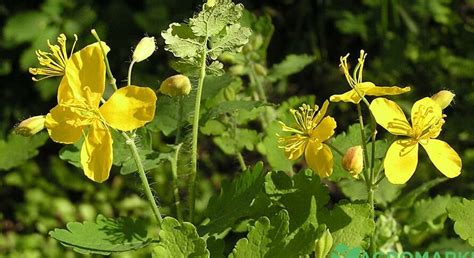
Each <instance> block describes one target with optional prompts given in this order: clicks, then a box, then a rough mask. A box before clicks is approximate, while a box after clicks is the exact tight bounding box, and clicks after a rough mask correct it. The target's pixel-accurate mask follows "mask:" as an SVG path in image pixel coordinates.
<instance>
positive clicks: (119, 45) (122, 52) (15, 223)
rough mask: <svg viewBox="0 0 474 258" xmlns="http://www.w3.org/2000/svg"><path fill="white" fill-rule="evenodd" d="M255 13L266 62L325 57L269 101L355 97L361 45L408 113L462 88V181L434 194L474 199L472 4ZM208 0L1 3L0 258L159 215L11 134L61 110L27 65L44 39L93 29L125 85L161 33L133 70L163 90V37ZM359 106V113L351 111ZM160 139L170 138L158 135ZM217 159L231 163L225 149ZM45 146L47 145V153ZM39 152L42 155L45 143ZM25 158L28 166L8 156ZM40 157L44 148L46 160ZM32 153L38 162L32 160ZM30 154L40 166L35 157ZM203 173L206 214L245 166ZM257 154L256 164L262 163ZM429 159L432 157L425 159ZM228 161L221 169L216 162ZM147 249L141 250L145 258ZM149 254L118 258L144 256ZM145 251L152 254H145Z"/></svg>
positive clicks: (313, 4) (55, 253)
mask: <svg viewBox="0 0 474 258" xmlns="http://www.w3.org/2000/svg"><path fill="white" fill-rule="evenodd" d="M238 2H242V3H243V4H244V5H245V7H246V8H247V9H248V10H250V11H251V12H253V13H255V14H257V15H264V14H267V15H269V16H270V17H271V18H272V21H273V23H274V26H275V32H274V34H273V38H272V40H271V42H270V47H269V50H268V57H267V65H268V66H271V65H272V64H274V63H277V62H279V61H281V60H282V59H283V58H284V57H285V56H286V55H288V54H291V53H297V54H304V53H306V54H310V55H313V56H314V57H315V59H316V61H315V62H314V63H312V64H311V65H310V66H308V67H307V68H306V69H305V70H304V71H303V72H301V73H299V74H297V75H294V76H292V77H290V78H289V79H288V80H286V81H285V82H283V83H280V84H279V85H277V87H275V88H274V89H270V90H269V96H270V102H273V103H275V104H278V103H279V102H281V101H283V100H285V99H287V98H288V97H291V96H295V95H307V94H310V95H315V96H316V102H317V103H322V101H323V100H324V99H326V98H328V97H329V96H330V95H332V94H336V93H341V92H344V91H346V90H347V87H348V86H347V84H346V82H345V80H344V77H343V76H342V74H341V72H340V70H339V69H338V65H339V57H340V56H342V55H345V54H346V53H352V56H351V60H353V62H354V61H355V60H356V58H357V56H358V53H359V50H360V49H364V50H365V51H366V52H368V57H367V64H366V72H365V77H364V78H366V79H367V80H369V81H373V82H375V83H376V84H377V85H400V86H411V87H412V92H411V93H410V94H406V95H404V96H402V97H399V98H398V100H400V101H401V102H400V103H401V104H402V106H403V107H404V108H405V109H406V110H409V109H410V107H411V103H413V101H415V100H417V99H419V98H422V97H425V96H430V95H432V94H434V93H436V92H438V91H439V90H442V89H450V90H453V91H454V92H455V93H456V99H455V103H454V104H453V105H452V107H448V108H447V109H446V111H445V112H446V115H447V122H446V124H445V126H444V128H443V129H444V130H443V132H442V135H441V137H440V138H442V139H444V140H446V141H447V142H449V143H450V144H451V146H452V147H453V148H454V149H456V150H457V151H458V153H459V154H460V155H461V157H462V159H463V171H462V175H461V176H460V177H458V178H456V179H454V180H450V181H449V182H448V183H445V184H443V187H442V188H439V187H438V188H435V189H434V190H433V191H432V192H431V195H433V196H435V195H436V194H438V193H450V194H453V195H460V196H464V197H466V198H468V199H472V198H473V197H474V175H473V173H470V171H472V170H473V167H474V138H473V136H472V135H473V133H474V132H473V129H474V119H473V118H472V115H473V114H474V108H473V105H474V91H473V89H474V80H473V79H474V1H473V0H464V1H454V0H453V1H452V0H404V1H403V0H362V1H343V0H338V1H336V0H333V1H331V0H274V1H250V0H248V1H238ZM201 4H202V2H201V1H200V0H194V1H191V0H182V1H171V0H168V1H154V0H142V1H131V0H130V1H123V0H117V1H92V0H85V1H78V0H46V1H9V0H7V1H2V2H1V3H0V17H1V18H0V27H1V31H0V87H1V90H0V117H1V119H0V232H1V235H0V257H81V255H78V254H75V253H74V252H72V251H71V250H66V249H65V248H63V247H62V246H60V245H59V244H58V243H57V242H56V241H55V240H53V239H51V238H49V237H48V236H47V232H48V231H49V230H51V229H53V228H54V227H64V225H65V223H66V222H68V221H81V220H91V219H93V218H95V216H96V214H98V213H101V214H104V215H106V216H119V215H120V216H136V217H150V214H149V212H148V205H147V203H146V202H145V201H144V199H143V198H141V197H142V196H140V193H141V191H140V181H139V179H138V177H136V176H126V177H125V176H121V175H118V173H117V172H116V171H115V170H113V171H112V176H111V179H109V180H108V181H107V182H105V183H104V184H96V183H93V182H91V181H89V180H88V179H87V178H86V177H85V176H83V174H82V172H81V171H80V170H79V169H77V168H75V167H73V166H71V165H70V164H68V163H66V162H64V161H62V160H61V159H59V158H58V153H59V150H60V148H61V147H62V146H60V145H59V144H55V143H53V142H52V141H50V140H47V137H46V135H45V134H40V135H37V136H35V137H33V138H22V137H19V136H12V135H11V131H12V128H13V127H14V126H15V124H17V123H18V122H19V121H21V120H23V119H25V118H28V117H30V116H33V115H38V114H46V113H47V112H48V111H49V109H50V108H51V107H52V106H54V104H55V93H56V88H57V84H58V82H59V81H58V80H55V79H53V80H44V81H41V82H37V83H35V82H33V81H32V80H31V76H30V75H29V74H28V72H27V70H28V68H29V67H36V66H37V61H36V56H35V53H34V52H35V50H36V49H42V50H47V44H46V41H47V40H48V39H49V40H51V42H52V43H54V42H56V37H57V35H59V33H65V34H66V35H67V36H68V38H69V41H68V43H69V46H71V44H72V40H71V39H72V38H73V36H72V35H73V34H77V35H78V36H79V41H78V45H77V46H76V49H80V48H82V47H83V46H85V45H87V44H90V43H92V42H93V41H94V39H93V37H92V36H91V34H90V30H91V29H92V28H95V29H96V30H97V31H98V32H99V35H101V37H102V39H103V40H105V41H106V42H107V44H108V45H109V46H110V47H111V49H112V52H111V53H110V54H109V60H110V62H111V67H112V70H113V71H114V75H115V77H116V78H117V80H118V81H119V83H123V80H125V79H126V71H127V68H128V64H129V60H130V55H131V50H132V47H134V46H135V45H136V43H137V42H138V41H139V40H140V39H141V37H143V36H144V35H148V36H154V37H155V38H157V43H158V51H157V52H156V53H155V54H154V55H153V56H152V57H150V58H149V60H148V61H147V62H143V63H140V64H139V65H135V68H134V81H135V82H136V83H137V84H139V85H147V86H150V87H152V88H158V86H159V83H160V81H162V80H163V79H164V78H166V77H167V76H170V75H172V74H174V72H173V70H172V69H171V68H170V67H169V60H170V55H169V54H168V53H166V52H165V51H164V50H163V46H164V42H163V39H162V38H161V37H160V32H161V31H162V30H164V29H166V28H167V27H168V24H169V23H171V22H173V21H182V20H184V19H186V18H188V17H190V16H192V14H193V13H194V12H195V11H197V10H198V9H199V6H200V5H201ZM351 109H353V106H351V105H344V104H337V105H333V107H332V114H333V116H335V117H336V119H337V121H338V130H340V131H343V130H345V128H347V126H348V125H350V124H352V123H354V122H356V116H355V112H347V111H349V110H351ZM351 111H352V110H351ZM157 140H158V142H157V146H158V145H159V143H162V142H168V141H169V139H166V138H165V137H164V138H159V139H157ZM211 144H212V143H210V145H205V148H215V149H216V152H217V154H215V155H214V156H213V159H218V158H222V159H225V156H224V155H223V154H222V153H221V152H219V151H218V150H217V148H216V147H215V146H212V145H211ZM39 146H41V147H39ZM37 147H39V149H38V150H36V148H37ZM6 152H18V153H19V156H21V157H22V159H21V160H19V161H12V160H5V158H2V156H4V155H3V154H4V153H6ZM38 152H39V153H38ZM32 157H33V158H32ZM30 158H32V159H30ZM203 159H207V162H206V160H204V162H202V163H203V165H202V166H200V167H201V169H203V170H206V175H207V176H209V179H210V180H201V182H202V183H201V186H200V187H201V191H202V192H203V193H204V194H203V197H202V199H201V202H200V203H198V208H199V206H200V207H201V209H203V207H205V205H206V200H207V199H206V198H208V197H209V196H210V195H211V194H212V193H213V192H215V191H216V189H218V187H219V184H218V182H219V180H217V179H216V178H218V177H216V176H212V177H211V176H210V175H211V174H218V173H221V174H231V173H232V171H235V169H236V168H237V164H236V163H235V162H233V163H232V162H231V163H230V164H232V165H227V167H226V166H225V164H229V163H226V162H225V161H224V160H221V161H218V160H212V162H209V161H210V160H211V157H209V156H204V157H203ZM252 159H253V158H252V157H249V158H248V159H247V160H252ZM422 159H423V160H426V159H427V158H426V155H422ZM212 163H214V164H219V166H213V165H212ZM168 169H169V167H167V166H166V165H164V166H162V167H160V168H158V169H155V170H154V171H153V173H150V175H149V176H150V177H152V178H153V181H156V182H157V183H156V185H155V186H154V189H155V191H156V193H157V196H159V200H158V201H159V202H160V204H161V205H162V206H163V207H164V213H165V214H166V213H167V212H168V213H169V212H170V211H169V210H167V208H166V207H169V204H170V203H172V196H171V193H170V191H169V183H168V182H169V178H168V177H169V176H168V174H169V173H167V172H166V173H165V172H164V171H168ZM419 170H420V171H419V172H417V173H416V176H415V178H414V179H413V181H414V182H412V183H413V185H416V184H418V183H421V182H424V181H427V180H429V179H432V178H435V177H438V176H439V175H440V174H439V173H438V172H437V171H436V170H435V169H434V167H433V166H432V164H430V163H428V162H424V163H422V164H420V166H419ZM146 252H147V250H144V251H142V252H141V253H142V254H143V255H145V253H146ZM139 255H140V253H128V254H122V255H117V256H120V257H136V256H139ZM145 256H146V255H145Z"/></svg>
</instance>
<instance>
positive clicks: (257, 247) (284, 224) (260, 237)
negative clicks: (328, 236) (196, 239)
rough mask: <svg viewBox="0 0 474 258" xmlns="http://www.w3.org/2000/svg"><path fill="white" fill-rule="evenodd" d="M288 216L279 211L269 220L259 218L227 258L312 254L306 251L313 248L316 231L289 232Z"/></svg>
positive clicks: (283, 211) (286, 213)
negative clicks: (309, 246)
mask: <svg viewBox="0 0 474 258" xmlns="http://www.w3.org/2000/svg"><path fill="white" fill-rule="evenodd" d="M289 220H290V218H289V216H288V212H287V211H286V210H281V211H279V212H278V213H277V214H275V215H274V216H273V217H272V218H271V219H268V218H267V217H261V218H260V219H259V220H258V221H257V222H256V223H255V227H254V228H253V229H252V230H251V231H250V232H249V233H248V235H247V238H243V239H240V240H239V241H238V242H237V244H236V246H235V248H234V250H233V251H232V254H231V255H230V256H229V257H232V258H239V257H245V258H247V257H252V258H253V257H255V258H257V257H301V256H304V255H307V254H309V253H310V252H312V251H313V250H312V249H309V250H308V249H306V248H305V247H306V246H308V245H311V246H314V241H315V240H316V239H317V234H318V233H317V230H316V229H315V228H314V227H312V228H310V229H300V230H298V232H297V233H295V234H291V233H290V231H289Z"/></svg>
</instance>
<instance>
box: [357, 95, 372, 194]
mask: <svg viewBox="0 0 474 258" xmlns="http://www.w3.org/2000/svg"><path fill="white" fill-rule="evenodd" d="M357 115H358V116H359V124H360V137H361V141H362V151H363V152H364V177H365V178H366V179H370V175H369V172H370V169H368V168H367V166H369V156H368V153H367V141H366V139H365V127H364V117H363V116H362V108H361V107H360V104H359V103H357ZM366 186H367V190H369V186H370V181H369V180H366Z"/></svg>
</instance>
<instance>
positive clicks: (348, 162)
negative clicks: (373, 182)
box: [342, 146, 364, 178]
mask: <svg viewBox="0 0 474 258" xmlns="http://www.w3.org/2000/svg"><path fill="white" fill-rule="evenodd" d="M342 167H343V168H344V169H345V170H346V171H348V172H349V173H350V174H351V175H352V176H353V177H355V178H358V177H359V173H360V172H362V169H364V151H363V150H362V147H361V146H354V147H350V148H349V149H348V150H347V151H346V154H344V157H343V158H342Z"/></svg>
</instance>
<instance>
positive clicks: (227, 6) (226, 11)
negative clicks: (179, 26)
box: [189, 0, 244, 37]
mask: <svg viewBox="0 0 474 258" xmlns="http://www.w3.org/2000/svg"><path fill="white" fill-rule="evenodd" d="M243 9H244V7H243V5H242V4H234V3H233V2H232V1H231V0H216V3H215V4H214V5H212V6H209V5H203V10H202V11H201V12H200V13H198V14H197V15H196V16H195V17H193V18H191V19H190V21H189V24H190V26H191V29H192V31H193V32H194V34H195V35H197V36H201V37H211V36H215V35H217V34H218V33H219V32H221V31H222V30H223V29H224V27H226V26H227V25H230V24H234V23H236V22H237V21H238V20H239V18H240V16H241V15H242V11H243Z"/></svg>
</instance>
